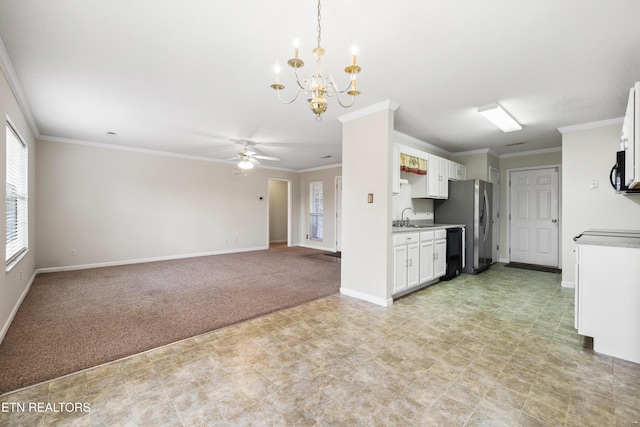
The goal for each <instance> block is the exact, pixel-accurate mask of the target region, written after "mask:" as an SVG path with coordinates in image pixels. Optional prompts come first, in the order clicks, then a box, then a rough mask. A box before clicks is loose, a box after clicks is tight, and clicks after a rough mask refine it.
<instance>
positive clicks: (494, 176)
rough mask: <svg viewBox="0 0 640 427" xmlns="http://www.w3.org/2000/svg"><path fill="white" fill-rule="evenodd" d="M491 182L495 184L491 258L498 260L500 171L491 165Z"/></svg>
mask: <svg viewBox="0 0 640 427" xmlns="http://www.w3.org/2000/svg"><path fill="white" fill-rule="evenodd" d="M489 182H490V183H491V184H493V199H492V201H491V222H492V224H491V226H492V227H493V228H492V233H491V242H492V248H491V259H492V260H493V262H494V263H495V262H497V261H498V255H499V253H498V252H499V251H498V249H499V245H500V171H499V170H498V169H496V168H494V167H493V166H489Z"/></svg>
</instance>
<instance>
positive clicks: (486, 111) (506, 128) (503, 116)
mask: <svg viewBox="0 0 640 427" xmlns="http://www.w3.org/2000/svg"><path fill="white" fill-rule="evenodd" d="M478 113H480V114H482V115H483V116H484V117H485V118H486V119H487V120H489V121H490V122H491V123H493V124H494V125H496V126H498V127H499V128H500V129H502V131H503V132H511V131H514V130H520V129H522V126H521V125H520V123H518V122H516V121H515V120H514V119H513V117H511V116H510V115H509V114H507V112H506V111H504V110H503V109H502V107H500V106H499V105H498V104H491V105H487V106H484V107H480V108H478Z"/></svg>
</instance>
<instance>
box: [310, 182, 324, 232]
mask: <svg viewBox="0 0 640 427" xmlns="http://www.w3.org/2000/svg"><path fill="white" fill-rule="evenodd" d="M309 195H310V197H309V199H310V201H311V206H310V207H309V210H310V213H311V218H310V219H311V224H310V233H311V239H312V240H322V237H323V224H322V211H323V205H324V200H323V199H324V194H323V188H322V181H313V182H311V184H310V186H309Z"/></svg>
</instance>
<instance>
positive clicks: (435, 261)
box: [392, 229, 447, 295]
mask: <svg viewBox="0 0 640 427" xmlns="http://www.w3.org/2000/svg"><path fill="white" fill-rule="evenodd" d="M446 257H447V231H446V230H444V229H442V230H428V231H422V232H420V233H402V234H397V235H394V237H393V269H394V271H393V273H394V276H393V279H394V280H393V292H392V293H393V294H394V295H395V294H398V293H400V292H404V291H407V290H409V289H411V288H414V287H417V286H419V285H423V284H425V283H428V282H431V281H433V280H436V279H437V278H439V277H442V276H444V275H445V274H446V270H447V259H446Z"/></svg>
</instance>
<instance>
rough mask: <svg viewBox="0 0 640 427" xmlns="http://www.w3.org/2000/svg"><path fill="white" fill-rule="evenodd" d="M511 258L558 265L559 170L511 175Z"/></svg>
mask: <svg viewBox="0 0 640 427" xmlns="http://www.w3.org/2000/svg"><path fill="white" fill-rule="evenodd" d="M509 186H510V193H509V194H510V215H509V218H510V226H509V235H510V256H509V258H510V261H512V262H522V263H527V264H537V265H545V266H550V267H557V266H558V241H559V240H558V237H559V236H558V235H559V223H558V217H559V215H558V169H557V168H545V169H534V170H523V171H512V172H511V174H510V183H509Z"/></svg>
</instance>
